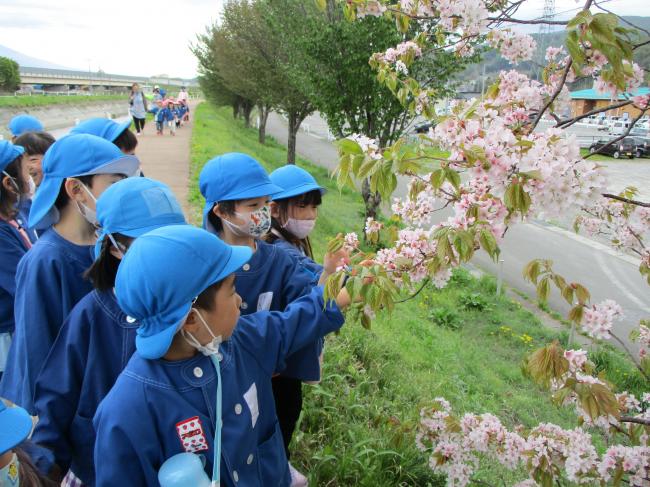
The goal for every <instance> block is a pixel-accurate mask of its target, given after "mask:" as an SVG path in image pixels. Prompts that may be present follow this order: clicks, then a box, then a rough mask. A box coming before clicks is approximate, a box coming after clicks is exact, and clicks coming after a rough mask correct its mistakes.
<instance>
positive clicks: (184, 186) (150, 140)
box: [51, 100, 200, 219]
mask: <svg viewBox="0 0 650 487" xmlns="http://www.w3.org/2000/svg"><path fill="white" fill-rule="evenodd" d="M199 103H200V101H199V100H191V101H190V122H189V123H186V124H184V125H183V126H182V127H180V128H178V129H176V135H175V136H171V135H169V129H168V128H167V129H166V130H165V135H163V136H160V135H156V125H155V123H154V122H153V121H147V124H146V126H145V128H144V132H143V133H142V135H141V136H139V137H138V147H137V149H136V155H137V156H138V158H139V159H140V161H141V163H142V171H143V172H144V174H145V176H147V177H149V178H151V179H157V180H158V181H162V182H163V183H165V184H167V185H168V186H169V187H170V188H171V189H172V191H173V192H174V194H175V195H176V198H177V199H178V201H179V202H180V203H181V205H182V206H183V211H184V212H185V216H186V218H188V219H190V218H191V217H192V212H191V211H190V208H189V203H188V201H187V196H188V191H189V173H190V138H191V136H192V127H193V125H194V117H193V115H194V112H195V110H194V109H195V107H196V106H197V105H198V104H199ZM128 118H129V117H119V118H116V119H115V121H116V122H120V121H126V120H127V119H128ZM71 128H72V127H68V128H65V129H59V130H52V131H51V133H52V135H54V137H56V138H57V139H58V138H60V137H63V136H64V135H66V134H67V133H68V132H69V131H70V129H71Z"/></svg>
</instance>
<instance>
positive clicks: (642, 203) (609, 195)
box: [603, 193, 650, 208]
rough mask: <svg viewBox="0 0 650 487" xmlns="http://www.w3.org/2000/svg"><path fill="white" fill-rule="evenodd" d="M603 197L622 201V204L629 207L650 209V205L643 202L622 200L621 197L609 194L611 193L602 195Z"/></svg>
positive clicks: (628, 199)
mask: <svg viewBox="0 0 650 487" xmlns="http://www.w3.org/2000/svg"><path fill="white" fill-rule="evenodd" d="M603 196H604V197H605V198H610V199H613V200H617V201H622V202H623V203H630V204H631V205H635V206H643V207H645V208H650V203H646V202H645V201H638V200H632V199H630V198H624V197H623V196H618V195H616V194H611V193H603Z"/></svg>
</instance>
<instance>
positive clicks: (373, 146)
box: [348, 134, 382, 160]
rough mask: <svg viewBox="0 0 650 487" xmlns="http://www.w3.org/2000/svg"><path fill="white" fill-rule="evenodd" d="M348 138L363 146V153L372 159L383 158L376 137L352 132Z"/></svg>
mask: <svg viewBox="0 0 650 487" xmlns="http://www.w3.org/2000/svg"><path fill="white" fill-rule="evenodd" d="M348 139H351V140H353V141H355V142H356V143H357V144H359V147H361V150H362V151H363V153H364V154H367V155H368V156H369V157H371V158H372V159H375V160H378V159H381V158H382V155H381V152H380V151H379V144H377V141H376V140H375V139H372V138H370V137H366V136H365V135H363V134H352V135H350V136H349V137H348Z"/></svg>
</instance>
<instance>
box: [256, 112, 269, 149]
mask: <svg viewBox="0 0 650 487" xmlns="http://www.w3.org/2000/svg"><path fill="white" fill-rule="evenodd" d="M259 109H260V126H259V128H258V129H257V134H258V139H259V142H260V144H265V143H266V121H267V119H268V118H269V112H270V111H271V110H270V107H269V106H268V105H259Z"/></svg>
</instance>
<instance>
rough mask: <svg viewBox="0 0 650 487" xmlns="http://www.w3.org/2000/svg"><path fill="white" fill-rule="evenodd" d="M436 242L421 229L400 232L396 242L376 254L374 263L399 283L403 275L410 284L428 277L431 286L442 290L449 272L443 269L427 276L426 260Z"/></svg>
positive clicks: (431, 253)
mask: <svg viewBox="0 0 650 487" xmlns="http://www.w3.org/2000/svg"><path fill="white" fill-rule="evenodd" d="M435 251H436V242H435V241H434V240H432V239H431V232H430V231H427V230H423V229H421V228H416V229H406V230H401V231H400V232H399V233H398V236H397V242H395V245H394V246H393V247H391V248H387V249H381V250H379V252H377V256H376V257H375V262H376V263H377V264H379V265H381V266H383V267H384V268H385V269H386V270H387V271H388V272H389V273H390V275H391V277H392V279H393V280H394V281H395V282H397V283H400V282H401V281H402V280H403V278H404V275H408V277H409V279H410V281H411V282H412V283H417V282H420V281H422V280H423V279H424V278H426V277H430V278H431V281H432V282H433V284H434V285H435V286H436V287H438V288H442V287H444V286H445V285H446V284H447V281H448V280H449V279H450V278H451V270H450V269H448V268H444V269H441V270H439V271H438V272H436V273H435V274H434V275H432V276H431V275H429V274H430V272H429V269H428V267H427V260H428V258H429V257H430V256H432V255H434V254H435Z"/></svg>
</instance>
